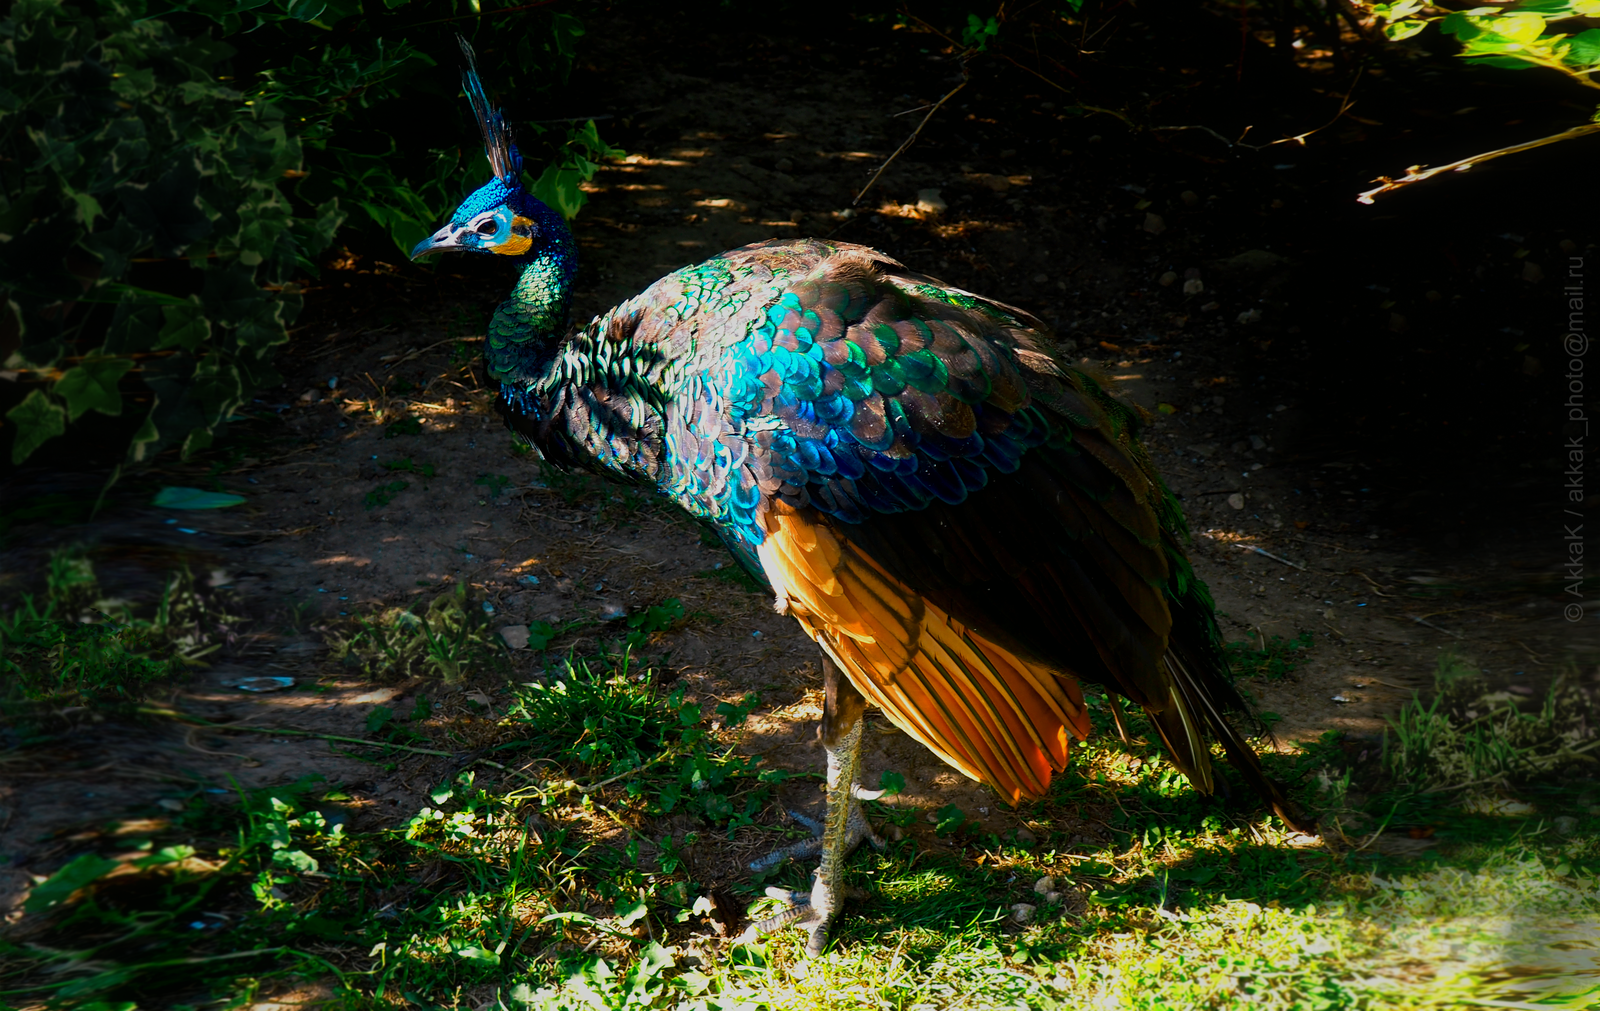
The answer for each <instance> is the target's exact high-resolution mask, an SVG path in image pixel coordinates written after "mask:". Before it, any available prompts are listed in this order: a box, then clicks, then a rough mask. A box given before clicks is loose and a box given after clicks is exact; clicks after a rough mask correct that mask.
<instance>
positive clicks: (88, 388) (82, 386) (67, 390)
mask: <svg viewBox="0 0 1600 1011" xmlns="http://www.w3.org/2000/svg"><path fill="white" fill-rule="evenodd" d="M131 368H133V362H132V360H130V359H127V358H117V357H113V356H110V355H95V356H93V357H90V358H85V359H84V360H83V361H82V362H81V363H79V364H78V365H76V366H74V367H73V368H70V369H68V370H67V371H66V373H65V374H64V375H62V377H61V378H60V379H57V380H56V385H55V394H56V396H58V397H60V398H61V399H62V400H65V401H66V402H67V420H68V421H77V420H78V417H79V415H81V414H83V413H84V412H85V411H89V410H95V411H99V412H100V413H101V414H109V415H110V416H111V417H113V418H115V417H116V416H117V415H119V414H121V413H122V392H121V391H120V390H118V389H117V382H118V380H120V379H121V378H122V376H123V374H124V373H125V372H127V371H128V370H129V369H131Z"/></svg>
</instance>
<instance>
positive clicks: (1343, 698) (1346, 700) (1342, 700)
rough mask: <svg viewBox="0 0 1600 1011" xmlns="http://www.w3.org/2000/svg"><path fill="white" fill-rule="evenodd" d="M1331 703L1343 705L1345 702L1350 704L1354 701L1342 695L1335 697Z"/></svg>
mask: <svg viewBox="0 0 1600 1011" xmlns="http://www.w3.org/2000/svg"><path fill="white" fill-rule="evenodd" d="M1333 701H1335V702H1340V703H1345V702H1351V701H1354V700H1353V699H1347V698H1345V697H1344V696H1343V695H1335V696H1334V697H1333Z"/></svg>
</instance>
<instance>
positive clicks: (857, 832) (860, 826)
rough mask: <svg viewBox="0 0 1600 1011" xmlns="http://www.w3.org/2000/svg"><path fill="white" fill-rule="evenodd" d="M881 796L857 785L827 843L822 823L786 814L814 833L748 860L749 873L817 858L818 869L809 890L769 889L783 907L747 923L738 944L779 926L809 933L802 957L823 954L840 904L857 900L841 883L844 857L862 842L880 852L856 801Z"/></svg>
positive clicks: (878, 841) (879, 840) (875, 835)
mask: <svg viewBox="0 0 1600 1011" xmlns="http://www.w3.org/2000/svg"><path fill="white" fill-rule="evenodd" d="M882 794H883V791H881V790H863V789H861V787H860V786H859V785H852V786H851V789H850V794H849V797H848V798H847V799H844V800H843V801H842V802H843V803H844V804H845V805H847V812H846V813H845V817H844V818H843V819H839V820H838V821H835V818H830V819H829V821H835V824H838V823H839V821H842V823H843V824H842V828H843V831H842V832H839V833H837V836H836V838H829V832H828V824H827V823H826V822H820V821H817V820H816V819H814V818H807V817H806V816H805V815H803V814H800V813H799V812H797V811H790V812H789V815H790V817H792V818H794V820H795V821H798V822H799V823H800V824H802V825H804V826H806V827H807V828H809V829H810V830H811V831H812V832H813V833H814V836H813V838H810V839H802V840H800V841H799V842H797V843H792V844H790V845H788V846H785V847H783V848H781V849H778V850H775V851H773V852H772V853H769V854H767V855H766V856H764V857H762V858H761V859H759V860H756V861H753V862H752V863H751V864H750V869H751V870H752V871H755V872H757V873H760V872H762V871H768V870H771V869H772V868H774V867H776V866H778V865H779V864H781V863H783V862H784V861H785V860H793V859H802V858H806V857H813V856H821V858H822V860H821V864H820V866H819V867H818V868H817V871H816V876H815V880H814V882H813V884H812V886H811V891H810V892H792V891H789V890H788V889H786V888H768V889H767V896H768V897H769V898H774V899H779V900H781V901H783V902H785V903H787V907H786V908H785V909H783V910H781V911H779V912H777V913H775V914H773V915H772V916H769V917H767V918H766V919H764V920H761V921H759V922H756V923H753V924H751V925H750V927H749V929H747V930H746V931H745V932H744V934H743V935H742V936H741V937H740V940H741V941H743V942H747V943H748V942H750V941H754V940H755V939H757V938H759V937H763V936H765V935H767V934H771V933H773V932H775V931H778V930H781V929H783V928H784V927H791V926H793V927H801V928H803V929H804V930H806V932H807V933H808V934H809V937H808V938H807V940H806V957H807V958H815V957H816V956H818V955H820V954H822V949H823V947H824V946H825V945H826V944H827V943H828V927H829V925H830V924H831V923H832V922H833V918H834V916H835V915H836V914H837V913H838V912H839V910H840V908H841V907H842V906H843V905H844V900H845V899H846V898H854V897H857V896H858V895H859V893H857V892H856V891H855V890H854V889H851V888H849V887H848V886H846V885H845V884H844V882H843V880H842V878H843V876H844V858H845V857H846V856H848V855H849V854H850V853H851V852H852V851H853V850H854V849H855V848H856V847H857V846H859V845H861V843H862V841H863V840H865V841H866V842H868V843H870V844H871V845H872V847H873V849H877V850H882V849H883V848H884V841H883V839H882V838H881V837H879V835H878V833H876V832H874V831H873V830H872V825H871V823H870V822H868V821H867V816H866V814H865V812H863V811H862V810H861V801H863V800H876V799H877V798H878V797H880V796H882ZM835 802H837V801H835ZM830 806H831V804H830ZM830 814H833V812H830Z"/></svg>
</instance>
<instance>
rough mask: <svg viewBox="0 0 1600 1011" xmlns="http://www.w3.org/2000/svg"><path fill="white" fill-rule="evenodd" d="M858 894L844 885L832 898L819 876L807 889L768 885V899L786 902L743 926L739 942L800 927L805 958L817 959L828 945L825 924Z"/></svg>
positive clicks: (754, 939)
mask: <svg viewBox="0 0 1600 1011" xmlns="http://www.w3.org/2000/svg"><path fill="white" fill-rule="evenodd" d="M860 896H861V893H860V892H859V891H857V890H856V889H854V888H844V889H841V894H840V895H839V896H838V898H834V896H833V895H832V894H831V893H830V892H829V890H828V887H827V885H826V884H824V883H823V881H822V880H821V879H820V878H819V879H818V880H817V881H816V883H815V884H813V885H812V886H811V891H809V892H792V891H790V890H789V889H787V888H768V889H767V898H769V899H777V900H779V901H780V902H786V903H788V905H787V906H786V907H785V908H783V909H780V910H779V911H778V912H776V913H774V914H772V915H771V916H769V917H767V918H766V919H764V920H759V921H757V922H755V923H752V924H750V926H749V927H746V928H745V932H744V933H743V934H740V935H739V938H738V943H740V944H751V943H753V942H755V941H756V940H759V939H760V938H762V937H765V936H766V935H768V934H772V933H776V932H777V931H779V930H782V929H784V928H785V927H800V928H803V929H804V930H805V931H806V934H807V937H806V957H807V958H816V957H817V956H818V955H820V954H822V949H823V948H824V947H826V946H827V944H828V925H829V923H831V922H832V921H833V917H834V914H835V913H837V912H838V911H839V907H841V906H842V905H844V900H845V899H847V898H851V899H854V898H860Z"/></svg>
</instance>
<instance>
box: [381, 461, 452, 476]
mask: <svg viewBox="0 0 1600 1011" xmlns="http://www.w3.org/2000/svg"><path fill="white" fill-rule="evenodd" d="M383 469H384V470H388V471H395V470H399V471H409V472H410V473H412V474H419V475H421V476H422V477H433V476H434V474H436V473H438V472H437V471H435V470H434V468H433V464H431V463H417V462H416V461H414V460H412V459H411V457H409V456H404V457H401V458H400V459H398V460H385V461H383Z"/></svg>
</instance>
